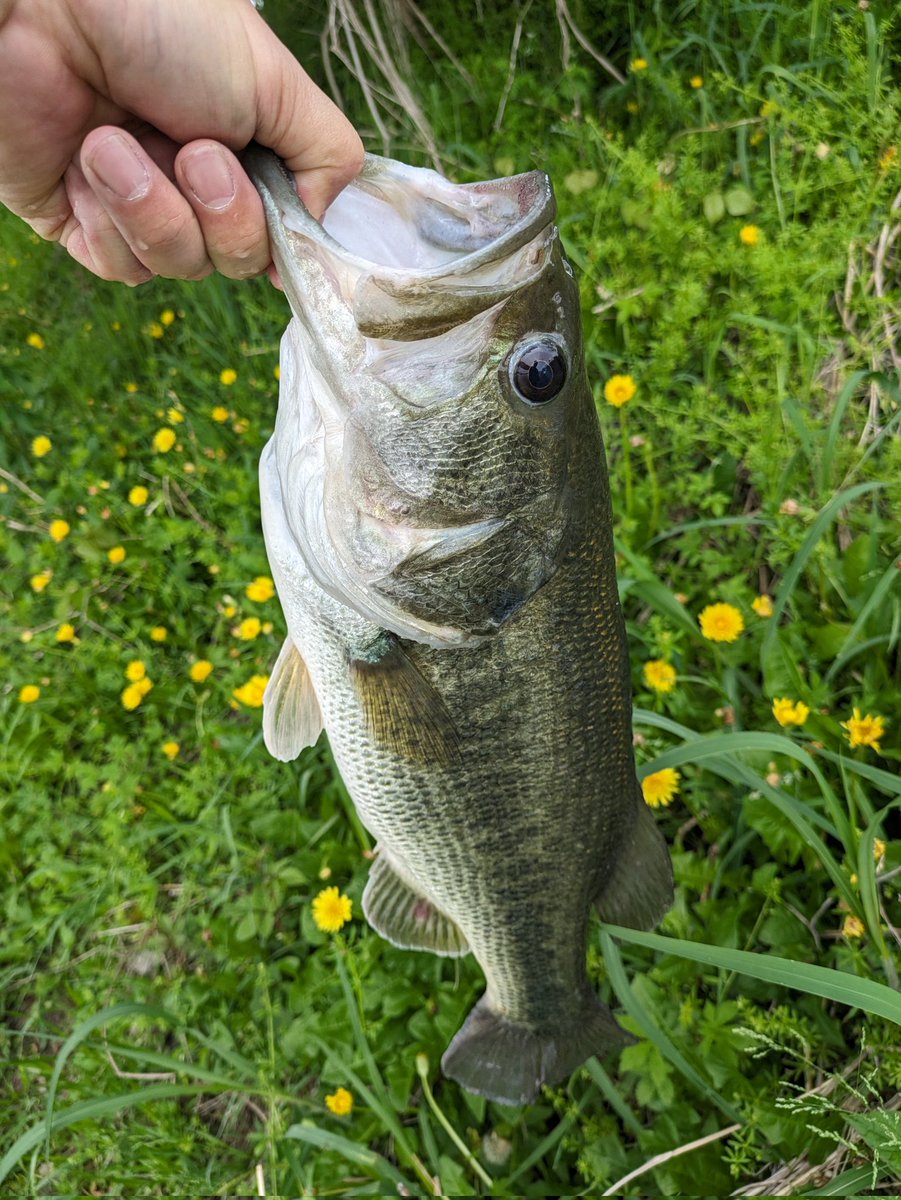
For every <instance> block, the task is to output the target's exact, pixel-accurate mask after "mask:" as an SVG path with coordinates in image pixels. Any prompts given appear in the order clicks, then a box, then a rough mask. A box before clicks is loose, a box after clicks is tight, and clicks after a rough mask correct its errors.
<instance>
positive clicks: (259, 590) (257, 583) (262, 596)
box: [244, 575, 275, 604]
mask: <svg viewBox="0 0 901 1200" xmlns="http://www.w3.org/2000/svg"><path fill="white" fill-rule="evenodd" d="M244 595H245V596H246V597H247V599H248V600H255V601H256V602H257V604H264V603H265V602H266V601H267V600H271V599H272V597H273V596H274V595H275V584H274V583H273V582H272V580H271V579H270V578H269V576H268V575H257V577H256V579H255V580H254V581H253V583H249V584H248V585H247V587H246V588H245V589H244Z"/></svg>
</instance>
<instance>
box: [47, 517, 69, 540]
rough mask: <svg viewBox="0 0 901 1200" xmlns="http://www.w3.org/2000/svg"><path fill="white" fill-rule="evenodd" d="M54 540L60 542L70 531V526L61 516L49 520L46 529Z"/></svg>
mask: <svg viewBox="0 0 901 1200" xmlns="http://www.w3.org/2000/svg"><path fill="white" fill-rule="evenodd" d="M48 532H49V533H50V536H51V537H52V538H53V540H54V541H55V542H62V541H65V539H66V538H67V537H68V536H69V534H70V533H71V532H72V526H71V525H70V524H69V522H68V521H64V520H63V519H62V517H57V519H56V520H55V521H51V522H50V529H49V531H48Z"/></svg>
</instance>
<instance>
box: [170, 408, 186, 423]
mask: <svg viewBox="0 0 901 1200" xmlns="http://www.w3.org/2000/svg"><path fill="white" fill-rule="evenodd" d="M184 419H185V414H184V413H183V412H179V410H178V409H177V408H167V409H166V420H167V421H168V422H169V424H170V425H180V424H181V423H182V421H183V420H184Z"/></svg>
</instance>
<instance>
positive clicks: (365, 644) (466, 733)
mask: <svg viewBox="0 0 901 1200" xmlns="http://www.w3.org/2000/svg"><path fill="white" fill-rule="evenodd" d="M246 166H247V169H248V172H249V173H250V175H251V178H252V179H253V181H254V183H255V184H256V187H257V189H258V191H259V193H260V195H261V197H262V201H263V206H264V209H265V213H266V219H267V224H268V229H269V236H270V242H271V249H272V255H273V260H274V263H275V266H276V268H277V271H278V274H279V276H280V279H281V283H282V285H283V288H284V291H285V294H286V296H287V299H288V301H289V303H290V307H291V310H292V314H293V315H292V319H291V321H290V323H289V325H288V327H287V329H286V331H285V333H284V336H283V338H282V342H281V357H280V364H281V366H280V389H279V403H278V412H277V416H276V421H275V427H274V432H273V435H272V438H271V440H270V441H269V442H268V444H267V446H266V447H265V449H264V451H263V454H262V457H261V461H260V491H261V512H262V524H263V531H264V538H265V544H266V550H267V554H268V558H269V563H270V565H271V570H272V575H273V578H274V580H275V583H276V589H277V593H278V597H279V600H280V603H281V606H282V609H283V612H284V616H285V620H286V624H287V630H288V634H287V638H286V640H285V642H284V645H283V647H282V649H281V652H280V654H279V656H278V659H277V662H276V664H275V666H274V668H273V671H272V674H271V677H270V680H269V683H268V686H267V688H266V692H265V696H264V701H263V734H264V739H265V743H266V746H267V748H268V750H269V752H270V753H271V754H272V755H273V756H274V757H275V758H276V759H279V760H281V761H290V760H292V759H294V758H296V757H297V755H298V754H299V753H300V752H301V750H302V749H303V748H304V747H306V746H311V745H313V744H314V743H315V742H316V740H317V739H318V737H319V735H320V733H321V732H322V730H323V729H324V730H325V731H326V732H327V735H328V739H329V743H330V745H331V749H332V753H333V755H334V759H335V762H336V765H337V767H338V769H339V771H340V773H341V776H342V778H343V780H344V782H345V784H346V787H347V789H348V792H349V793H350V795H351V797H352V799H353V801H354V804H355V807H356V810H357V812H358V814H359V817H360V819H361V821H362V823H363V825H364V826H365V827H366V829H367V830H369V832H370V833H371V834H372V836H373V837H374V839H375V842H376V848H375V849H376V853H375V858H374V861H373V863H372V865H371V868H370V872H369V877H368V880H367V883H366V886H365V890H364V892H363V899H362V903H363V910H364V913H365V916H366V918H367V920H368V922H369V924H370V925H371V926H372V928H373V929H375V930H376V931H377V932H378V933H379V934H381V935H382V937H384V938H386V939H387V940H388V941H389V942H391V943H392V944H393V945H394V946H398V947H401V948H403V949H407V950H419V951H430V952H432V953H433V954H438V955H445V956H450V957H459V956H463V955H466V954H469V953H471V954H472V955H473V957H474V958H475V960H476V962H477V963H478V965H479V967H480V968H481V970H482V972H483V974H484V977H485V992H484V995H483V996H482V997H481V999H479V1000H478V1001H477V1002H476V1004H475V1005H474V1007H473V1008H472V1010H471V1012H470V1013H469V1015H468V1016H467V1018H466V1020H465V1021H464V1023H463V1025H462V1027H461V1028H460V1030H459V1031H458V1032H457V1033H456V1035H455V1036H454V1038H453V1040H452V1041H451V1043H450V1045H449V1046H448V1048H447V1050H446V1051H445V1053H444V1055H443V1057H442V1060H441V1065H442V1070H443V1072H444V1074H445V1076H447V1077H449V1078H450V1079H453V1080H455V1081H456V1082H458V1083H459V1084H460V1085H461V1086H462V1087H464V1088H466V1089H467V1090H469V1091H471V1092H474V1093H477V1094H481V1095H483V1096H486V1097H488V1098H489V1099H492V1100H495V1101H498V1102H500V1103H503V1104H510V1105H520V1104H527V1103H530V1102H531V1101H533V1100H534V1099H535V1097H536V1096H537V1095H538V1094H539V1092H540V1089H541V1087H542V1086H543V1085H553V1084H555V1083H559V1082H560V1081H561V1080H563V1079H566V1078H568V1076H569V1075H570V1074H571V1073H572V1072H573V1071H574V1070H575V1069H576V1068H578V1067H579V1066H580V1065H581V1064H582V1063H583V1062H584V1061H585V1060H586V1059H587V1058H589V1057H590V1056H592V1055H606V1054H609V1053H611V1052H613V1051H615V1050H617V1049H619V1048H620V1047H622V1046H624V1045H626V1044H628V1042H629V1041H631V1040H632V1039H631V1038H630V1036H629V1035H628V1034H627V1033H626V1032H625V1031H624V1030H623V1029H622V1028H621V1027H620V1026H619V1025H618V1024H617V1022H616V1020H615V1018H614V1017H613V1015H612V1013H611V1011H610V1009H609V1008H608V1007H607V1006H606V1005H604V1004H603V1003H602V1002H601V1001H600V999H599V997H598V996H597V994H596V992H595V990H594V988H593V987H592V985H591V982H590V981H589V978H588V973H587V966H586V956H587V939H588V934H589V921H590V914H591V910H592V908H596V909H597V911H598V912H599V913H600V915H601V917H602V918H603V919H604V920H605V921H608V922H613V923H615V924H620V925H625V926H630V927H634V928H638V929H649V928H652V927H653V926H654V925H655V924H656V923H657V922H658V921H659V919H660V918H661V917H662V915H663V914H664V913H665V911H666V910H667V908H668V907H669V906H670V904H671V902H672V895H673V877H672V868H671V863H670V857H669V853H668V850H667V847H666V844H665V841H664V839H663V837H662V835H661V833H660V831H659V829H658V827H657V825H656V823H655V820H654V817H653V814H652V812H651V810H650V809H649V808H648V806H647V805H646V804H645V803H644V800H643V798H642V793H641V788H640V785H639V783H638V781H637V777H636V769H635V762H634V756H633V743H632V730H631V691H630V673H629V659H628V649H627V642H626V633H625V626H624V621H623V616H622V612H621V608H620V603H619V598H618V593H617V584H616V575H615V562H614V548H613V538H612V512H611V496H610V486H609V482H608V476H607V470H606V464H605V458H604V447H603V442H602V438H601V431H600V426H599V422H598V416H597V411H596V407H595V403H594V400H593V396H592V391H591V388H590V386H589V382H588V378H587V374H586V368H585V361H584V351H583V345H582V332H581V320H580V305H579V291H578V284H577V281H576V279H575V276H574V273H573V270H572V268H571V267H570V264H569V262H568V261H567V259H566V257H565V254H564V252H563V248H562V245H561V241H560V236H559V232H558V228H557V225H556V223H555V218H556V205H555V199H554V192H553V188H552V186H551V182H550V179H549V178H548V176H547V175H546V174H545V173H544V172H542V171H529V172H526V173H523V174H519V175H515V176H512V177H509V178H502V179H496V180H488V181H485V182H478V183H464V184H456V183H453V182H450V181H449V180H448V179H446V178H444V177H443V176H442V175H440V174H439V173H437V172H435V171H433V170H429V169H425V168H419V167H412V166H408V165H406V164H403V163H399V162H396V161H393V160H391V159H387V158H382V157H379V156H376V155H368V156H367V157H366V159H365V164H364V166H363V169H362V171H361V172H360V174H359V176H358V177H357V178H356V179H355V180H354V181H353V182H352V183H351V184H350V185H349V186H348V187H346V188H345V190H344V191H343V192H342V193H341V194H340V196H339V197H338V198H337V199H336V200H335V201H334V202H333V204H332V205H331V207H330V208H329V210H328V212H327V214H326V216H325V217H324V220H323V222H322V223H320V222H318V221H316V220H315V219H314V218H313V217H312V216H311V215H310V213H309V212H308V211H307V210H306V208H305V207H304V205H303V204H302V202H301V201H300V199H299V198H298V195H297V193H296V190H295V188H294V185H293V181H292V179H291V177H290V176H289V175H288V174H287V173H286V171H285V169H284V167H283V165H282V164H281V163H280V161H279V160H278V159H276V158H275V157H274V156H272V155H271V154H270V153H268V152H266V151H263V150H262V149H252V150H251V151H249V152H248V154H247V158H246Z"/></svg>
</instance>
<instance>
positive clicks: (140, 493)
mask: <svg viewBox="0 0 901 1200" xmlns="http://www.w3.org/2000/svg"><path fill="white" fill-rule="evenodd" d="M149 495H150V493H149V492H148V491H147V489H146V488H145V487H142V486H141V485H140V484H138V486H137V487H133V488H132V489H131V491H130V492H129V493H128V503H129V504H133V505H134V506H135V508H141V507H143V505H145V504H146V503H147V499H148V497H149Z"/></svg>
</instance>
